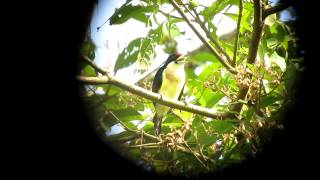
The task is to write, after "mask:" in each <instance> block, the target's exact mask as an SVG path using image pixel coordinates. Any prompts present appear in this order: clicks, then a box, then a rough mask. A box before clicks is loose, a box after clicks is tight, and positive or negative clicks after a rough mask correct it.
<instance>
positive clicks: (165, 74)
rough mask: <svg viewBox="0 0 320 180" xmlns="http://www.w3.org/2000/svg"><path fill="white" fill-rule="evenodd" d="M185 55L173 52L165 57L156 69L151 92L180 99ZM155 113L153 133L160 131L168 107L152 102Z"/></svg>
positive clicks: (183, 84) (183, 80)
mask: <svg viewBox="0 0 320 180" xmlns="http://www.w3.org/2000/svg"><path fill="white" fill-rule="evenodd" d="M185 60H186V57H185V56H184V55H182V54H181V53H179V52H175V53H173V54H171V55H169V57H168V58H167V60H166V61H165V62H164V64H163V65H162V66H161V67H160V68H159V69H158V71H157V72H156V74H155V77H154V79H153V83H152V92H155V93H158V94H160V95H161V97H163V96H165V97H167V98H171V99H174V100H180V99H181V96H182V94H183V90H184V87H185V82H186V80H185V78H186V73H185V69H184V65H185V62H186V61H185ZM153 104H154V107H155V115H154V117H153V119H152V120H153V122H154V129H155V135H156V136H159V135H160V133H161V124H162V118H163V117H164V116H165V115H166V114H167V113H168V111H169V110H170V108H169V107H168V106H164V105H161V104H159V103H155V102H153Z"/></svg>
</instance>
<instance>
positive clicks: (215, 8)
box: [200, 0, 238, 21]
mask: <svg viewBox="0 0 320 180" xmlns="http://www.w3.org/2000/svg"><path fill="white" fill-rule="evenodd" d="M231 4H233V5H237V4H238V1H237V0H216V1H215V2H213V3H212V4H211V6H209V7H206V8H205V9H204V10H203V11H201V12H200V14H201V15H203V16H204V17H205V19H206V20H207V21H211V19H212V18H213V16H215V15H216V14H218V13H219V12H220V11H222V10H223V9H224V8H226V7H227V5H231Z"/></svg>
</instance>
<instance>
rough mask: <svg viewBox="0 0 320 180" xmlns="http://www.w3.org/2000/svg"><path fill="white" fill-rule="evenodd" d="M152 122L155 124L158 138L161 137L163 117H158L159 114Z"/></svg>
mask: <svg viewBox="0 0 320 180" xmlns="http://www.w3.org/2000/svg"><path fill="white" fill-rule="evenodd" d="M152 120H153V123H154V130H155V133H156V136H159V134H160V133H161V123H162V117H158V116H157V114H155V115H154V116H153V119H152Z"/></svg>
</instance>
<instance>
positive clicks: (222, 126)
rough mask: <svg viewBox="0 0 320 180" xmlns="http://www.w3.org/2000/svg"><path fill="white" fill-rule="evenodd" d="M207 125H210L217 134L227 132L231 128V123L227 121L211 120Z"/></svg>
mask: <svg viewBox="0 0 320 180" xmlns="http://www.w3.org/2000/svg"><path fill="white" fill-rule="evenodd" d="M207 125H208V126H210V127H212V128H213V129H214V130H215V131H216V132H218V133H219V134H222V133H229V132H230V131H231V130H232V129H233V124H232V123H231V122H228V121H220V120H213V121H210V122H208V123H207Z"/></svg>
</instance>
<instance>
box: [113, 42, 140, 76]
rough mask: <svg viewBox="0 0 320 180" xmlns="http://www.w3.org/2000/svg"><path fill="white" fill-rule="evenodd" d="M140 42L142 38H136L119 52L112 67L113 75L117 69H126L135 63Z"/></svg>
mask: <svg viewBox="0 0 320 180" xmlns="http://www.w3.org/2000/svg"><path fill="white" fill-rule="evenodd" d="M142 40H143V39H142V38H137V39H135V40H133V41H131V42H130V43H129V45H128V46H127V47H126V48H125V49H124V50H123V51H122V52H121V54H120V55H119V56H118V59H117V61H116V64H115V66H114V72H115V73H116V72H117V71H118V70H119V69H122V68H125V67H128V66H130V65H132V64H133V63H135V62H136V61H137V58H138V54H139V49H140V43H141V41H142Z"/></svg>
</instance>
